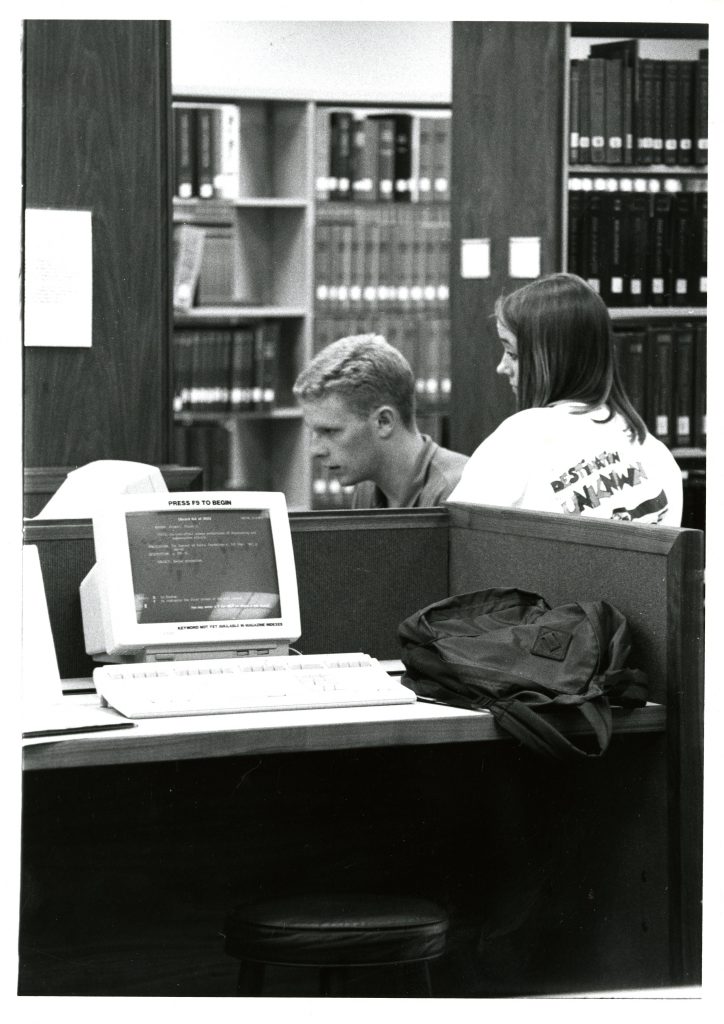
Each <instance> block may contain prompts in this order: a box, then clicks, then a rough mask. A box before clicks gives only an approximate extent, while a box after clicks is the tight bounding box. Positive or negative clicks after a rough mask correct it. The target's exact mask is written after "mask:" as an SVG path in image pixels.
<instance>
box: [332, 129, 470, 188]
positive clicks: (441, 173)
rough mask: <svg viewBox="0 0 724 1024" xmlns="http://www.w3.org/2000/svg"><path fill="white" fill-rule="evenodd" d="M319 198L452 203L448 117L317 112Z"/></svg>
mask: <svg viewBox="0 0 724 1024" xmlns="http://www.w3.org/2000/svg"><path fill="white" fill-rule="evenodd" d="M316 131H317V140H316V154H317V159H316V163H317V170H316V182H315V190H316V196H317V199H332V200H355V201H360V202H364V201H368V202H369V201H373V202H425V201H441V202H444V201H446V200H448V199H449V198H450V147H451V120H450V114H449V113H448V112H440V114H439V115H437V116H436V115H434V114H432V113H430V114H429V115H424V114H411V113H405V112H399V111H385V112H383V113H379V114H367V115H364V114H361V113H359V112H357V111H353V110H329V111H328V110H324V109H322V110H319V111H318V112H317V130H316Z"/></svg>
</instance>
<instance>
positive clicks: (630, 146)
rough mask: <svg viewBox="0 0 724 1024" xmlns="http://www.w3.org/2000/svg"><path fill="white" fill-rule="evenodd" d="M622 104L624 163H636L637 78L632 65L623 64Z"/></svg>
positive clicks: (628, 63) (625, 62)
mask: <svg viewBox="0 0 724 1024" xmlns="http://www.w3.org/2000/svg"><path fill="white" fill-rule="evenodd" d="M621 102H622V104H623V163H624V164H627V165H630V164H632V163H633V162H634V152H635V149H634V147H635V134H634V132H635V111H636V78H635V72H634V68H633V66H632V64H631V63H630V62H628V61H626V60H624V62H623V71H622V101H621Z"/></svg>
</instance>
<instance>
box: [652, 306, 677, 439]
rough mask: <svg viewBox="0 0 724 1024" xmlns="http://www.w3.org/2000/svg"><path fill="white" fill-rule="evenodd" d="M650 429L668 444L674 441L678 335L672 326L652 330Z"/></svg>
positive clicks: (654, 327)
mask: <svg viewBox="0 0 724 1024" xmlns="http://www.w3.org/2000/svg"><path fill="white" fill-rule="evenodd" d="M647 345H648V350H649V351H648V379H649V398H650V401H649V412H648V417H647V424H648V427H649V430H650V431H651V433H652V434H653V435H654V437H658V439H659V440H660V441H663V442H664V444H671V442H672V438H673V431H672V413H673V397H672V396H673V368H674V365H673V364H674V336H673V332H672V329H671V328H670V327H660V326H658V325H655V326H652V327H649V328H648V331H647Z"/></svg>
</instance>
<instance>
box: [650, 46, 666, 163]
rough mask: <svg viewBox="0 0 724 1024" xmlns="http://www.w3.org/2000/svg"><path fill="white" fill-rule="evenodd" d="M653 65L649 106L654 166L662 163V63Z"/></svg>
mask: <svg viewBox="0 0 724 1024" xmlns="http://www.w3.org/2000/svg"><path fill="white" fill-rule="evenodd" d="M652 63H653V88H654V95H653V100H652V106H651V115H652V120H651V153H652V160H651V162H652V163H654V164H662V163H663V162H664V61H662V60H655V61H652Z"/></svg>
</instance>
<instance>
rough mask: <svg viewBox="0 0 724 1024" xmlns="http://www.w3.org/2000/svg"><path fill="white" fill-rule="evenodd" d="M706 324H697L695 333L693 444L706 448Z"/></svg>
mask: <svg viewBox="0 0 724 1024" xmlns="http://www.w3.org/2000/svg"><path fill="white" fill-rule="evenodd" d="M706 384H707V366H706V323H705V322H701V323H697V324H696V328H695V331H694V424H693V427H694V434H693V442H694V444H695V445H696V446H697V447H699V448H704V447H706Z"/></svg>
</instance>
